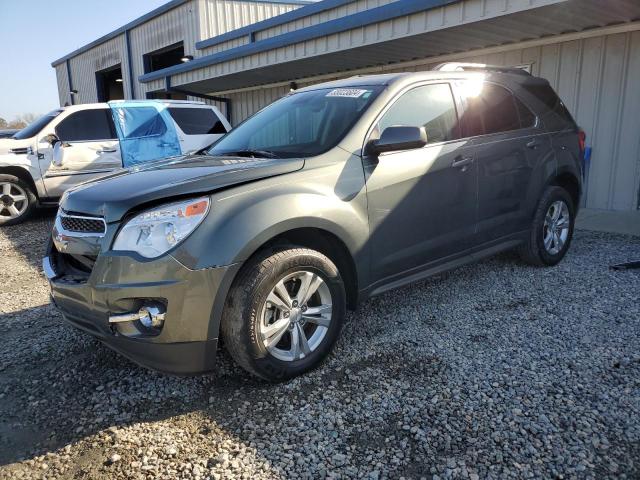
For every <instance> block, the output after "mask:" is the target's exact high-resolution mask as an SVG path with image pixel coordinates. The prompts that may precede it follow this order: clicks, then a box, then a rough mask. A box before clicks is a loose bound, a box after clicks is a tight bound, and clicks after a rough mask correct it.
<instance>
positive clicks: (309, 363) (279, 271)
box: [220, 247, 346, 382]
mask: <svg viewBox="0 0 640 480" xmlns="http://www.w3.org/2000/svg"><path fill="white" fill-rule="evenodd" d="M300 271H306V272H310V273H313V274H315V275H317V276H319V277H320V278H321V279H322V280H323V281H324V284H325V285H326V286H327V287H328V291H329V292H330V295H331V304H332V308H331V322H330V324H329V326H328V327H327V330H326V333H325V334H324V337H323V338H322V340H321V341H320V343H319V344H318V346H317V347H316V348H315V349H314V350H312V351H311V352H310V353H309V354H308V355H306V356H304V357H303V358H299V359H297V360H289V361H287V360H282V359H279V358H276V357H275V356H274V355H273V354H272V353H271V352H270V351H269V350H268V349H267V348H266V347H265V345H264V343H263V341H262V339H261V338H260V330H259V329H260V322H262V311H263V306H264V305H265V302H266V301H267V296H268V295H269V293H270V292H271V291H272V289H273V288H274V287H275V285H276V284H277V283H278V282H279V281H280V280H281V279H283V278H286V277H287V276H288V275H293V274H295V273H296V272H300ZM324 291H325V292H326V289H325V290H324ZM292 312H293V310H292ZM345 312H346V293H345V287H344V283H343V281H342V277H341V276H340V272H339V271H338V268H337V267H336V266H335V265H334V263H333V262H332V261H331V260H329V258H327V257H326V256H325V255H323V254H321V253H319V252H317V251H315V250H310V249H306V248H296V247H291V248H287V249H283V250H280V251H276V252H264V253H263V254H259V255H256V256H255V257H254V258H252V259H250V260H249V261H248V263H247V264H246V265H245V266H244V267H243V269H242V270H241V271H240V273H239V274H238V278H237V279H236V280H235V281H234V284H233V286H232V287H231V290H230V292H229V295H228V296H227V301H226V303H225V308H224V311H223V316H222V322H221V326H220V328H221V336H222V337H223V338H224V343H225V346H226V349H227V351H228V352H229V353H230V354H231V356H232V357H233V358H234V360H235V361H236V362H237V363H238V364H239V365H240V366H241V367H243V368H244V369H245V370H247V371H249V372H250V373H252V374H254V375H256V376H258V377H261V378H263V379H265V380H268V381H271V382H280V381H284V380H287V379H290V378H293V377H295V376H298V375H301V374H303V373H305V372H307V371H309V370H311V369H313V368H315V367H317V366H318V365H319V364H320V363H321V362H322V361H323V360H324V359H325V358H326V357H327V355H329V353H330V352H331V349H332V348H333V346H334V344H335V342H336V340H337V339H338V337H339V335H340V331H341V329H342V323H343V321H344V316H345ZM292 316H293V315H292ZM303 328H307V327H303ZM315 328H318V327H316V326H313V325H311V329H312V331H314V330H313V329H315ZM284 335H287V333H286V332H285V334H284ZM282 339H286V338H285V336H283V337H282ZM283 341H284V340H283Z"/></svg>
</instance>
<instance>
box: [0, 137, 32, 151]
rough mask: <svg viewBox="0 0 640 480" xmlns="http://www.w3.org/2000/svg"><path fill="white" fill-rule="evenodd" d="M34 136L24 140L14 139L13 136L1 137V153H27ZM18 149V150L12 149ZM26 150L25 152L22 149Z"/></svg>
mask: <svg viewBox="0 0 640 480" xmlns="http://www.w3.org/2000/svg"><path fill="white" fill-rule="evenodd" d="M32 141H33V139H32V138H25V139H24V140H14V139H13V138H0V155H3V154H5V153H26V149H27V148H29V147H30V146H31V144H32ZM13 149H16V150H17V151H16V152H12V151H11V150H13ZM22 150H24V152H23V151H22Z"/></svg>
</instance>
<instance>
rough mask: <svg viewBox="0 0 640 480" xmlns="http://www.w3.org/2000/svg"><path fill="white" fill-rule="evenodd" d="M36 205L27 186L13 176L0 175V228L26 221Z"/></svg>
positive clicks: (32, 194)
mask: <svg viewBox="0 0 640 480" xmlns="http://www.w3.org/2000/svg"><path fill="white" fill-rule="evenodd" d="M35 205H36V196H35V194H34V193H33V192H32V191H31V188H30V187H29V185H27V183H26V182H24V181H22V180H21V179H19V178H18V177H15V176H13V175H0V226H3V225H15V224H17V223H20V222H23V221H24V220H26V219H27V218H28V217H29V215H31V212H32V211H33V209H34V207H35Z"/></svg>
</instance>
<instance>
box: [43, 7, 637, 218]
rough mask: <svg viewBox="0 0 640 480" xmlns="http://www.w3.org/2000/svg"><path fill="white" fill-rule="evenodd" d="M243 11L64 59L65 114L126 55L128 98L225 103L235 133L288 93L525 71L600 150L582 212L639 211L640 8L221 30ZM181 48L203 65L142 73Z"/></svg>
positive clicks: (413, 16) (148, 26)
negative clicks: (410, 75) (378, 76)
mask: <svg viewBox="0 0 640 480" xmlns="http://www.w3.org/2000/svg"><path fill="white" fill-rule="evenodd" d="M240 3H243V2H240V1H237V0H233V1H232V0H192V1H190V2H186V1H182V2H179V1H174V2H171V3H169V4H167V5H166V6H165V7H163V8H162V9H159V10H160V11H156V12H152V13H151V14H149V15H148V16H147V17H148V18H145V17H143V19H140V20H138V21H137V23H136V22H133V23H134V24H130V25H128V26H125V27H123V28H122V29H120V30H119V31H118V32H119V33H116V32H114V34H112V36H111V37H110V36H107V37H105V38H104V39H100V40H98V41H96V42H93V44H91V45H89V46H87V47H84V48H83V49H80V50H79V51H77V52H74V53H72V54H70V55H68V56H66V57H64V58H62V59H60V60H58V61H56V62H54V65H55V66H56V68H57V70H58V83H59V90H60V99H61V103H64V102H65V101H66V99H67V98H68V96H69V95H68V92H69V89H70V88H73V89H77V90H78V93H77V94H76V95H74V97H75V99H76V101H95V100H96V76H95V75H96V73H95V72H96V71H98V70H99V69H104V68H105V67H106V66H107V65H108V64H109V63H115V62H116V57H117V58H118V59H119V61H120V62H121V63H122V64H123V65H125V67H124V70H123V75H125V73H124V72H125V70H127V69H128V66H126V65H127V64H128V62H130V63H132V64H133V65H134V68H133V76H132V77H130V78H127V79H126V81H125V88H124V95H125V96H126V97H127V98H131V97H135V98H144V97H145V96H146V95H148V94H149V92H156V93H155V95H176V94H181V95H191V96H201V98H209V99H212V98H215V99H218V100H222V101H223V103H224V105H222V104H221V105H220V106H221V107H222V108H223V109H224V108H225V107H226V108H227V110H226V111H227V113H228V114H230V117H231V120H232V122H233V123H238V122H239V121H241V120H243V119H244V118H246V117H247V116H248V115H250V114H252V113H253V112H255V111H256V110H258V109H259V108H261V107H263V106H265V105H267V104H268V103H270V102H272V101H273V100H275V99H277V98H279V97H280V96H282V95H284V94H286V93H287V92H288V91H289V90H290V88H292V87H295V85H292V82H295V84H296V85H299V86H304V85H308V84H312V83H316V82H320V81H325V80H329V79H335V78H340V77H346V76H351V75H355V74H359V73H371V72H388V71H401V70H409V71H414V70H427V69H430V68H431V67H432V66H433V65H434V64H437V63H440V62H443V61H453V60H455V61H473V62H481V63H490V64H500V65H511V66H514V65H518V66H523V67H526V68H528V69H530V70H531V72H532V73H533V74H534V75H540V76H543V77H545V78H547V79H548V80H549V81H550V82H551V83H552V85H553V86H554V88H555V89H556V90H557V91H558V92H559V93H560V95H561V97H562V98H563V99H564V101H565V103H566V104H567V106H568V107H569V109H570V110H571V112H572V113H573V115H574V116H575V117H576V120H577V121H578V123H579V124H580V125H581V126H582V127H583V128H584V129H585V131H586V132H587V136H588V143H589V145H591V146H592V148H593V153H592V157H591V161H590V163H589V166H588V171H587V181H586V188H585V197H584V203H585V205H586V206H587V207H590V208H601V209H613V210H633V209H637V208H639V204H640V188H639V185H640V135H639V134H638V132H639V131H640V88H639V85H640V53H639V52H640V1H638V0H323V1H320V2H317V3H311V4H309V5H306V6H303V7H301V8H295V7H296V6H298V5H294V4H293V3H294V2H289V4H287V5H285V6H283V5H281V4H274V5H270V7H271V8H274V9H275V8H276V6H275V5H277V6H278V7H277V8H282V9H283V10H284V9H287V10H288V11H286V12H283V13H281V12H272V13H271V12H270V13H264V14H262V16H258V14H257V13H256V14H252V15H254V17H255V18H254V17H251V21H245V22H238V21H234V20H233V18H242V19H245V18H247V16H244V15H240V16H238V15H229V16H226V17H225V21H221V20H220V21H212V19H213V18H219V17H216V13H215V12H220V11H221V10H220V8H229V9H231V8H232V7H230V6H229V7H226V6H225V7H220V6H219V5H222V4H224V5H227V4H229V5H231V4H233V5H234V7H233V8H239V7H237V5H238V4H240ZM244 3H250V2H244ZM245 8H249V7H245ZM251 8H257V7H255V6H253V7H251ZM263 8H264V7H263ZM251 11H252V12H253V10H251ZM256 11H257V10H256ZM275 13H281V14H280V15H277V16H273V15H274V14H275ZM241 23H242V24H241ZM161 38H162V39H164V42H163V41H160V39H161ZM178 38H180V39H183V41H184V48H185V55H191V56H192V57H193V59H191V60H190V61H188V62H186V63H180V64H178V65H173V66H169V67H166V68H160V69H154V70H153V71H149V69H146V72H145V68H144V62H145V57H144V56H145V52H148V51H149V50H150V49H157V48H160V47H161V45H163V44H170V42H175V41H177V39H178ZM90 52H94V53H92V54H90ZM115 52H117V53H115ZM85 57H88V58H85ZM129 59H131V60H129ZM68 72H71V80H72V81H70V80H69V75H68ZM125 76H126V75H125ZM124 78H125V77H124V76H123V79H124ZM83 90H84V92H83ZM132 92H133V94H132Z"/></svg>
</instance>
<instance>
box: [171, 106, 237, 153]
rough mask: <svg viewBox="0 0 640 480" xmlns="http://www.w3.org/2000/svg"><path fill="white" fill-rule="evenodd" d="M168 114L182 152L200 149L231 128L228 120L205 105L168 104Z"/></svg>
mask: <svg viewBox="0 0 640 480" xmlns="http://www.w3.org/2000/svg"><path fill="white" fill-rule="evenodd" d="M169 114H170V115H171V118H173V120H174V122H175V123H176V130H177V132H178V138H179V140H180V146H181V148H182V151H183V152H184V153H189V152H194V151H197V150H201V149H203V148H205V147H207V146H209V145H211V144H212V143H213V142H215V141H216V140H217V139H218V138H220V137H221V136H222V135H224V134H225V133H227V132H228V131H229V130H231V125H230V124H229V122H227V120H226V119H225V118H224V117H223V116H222V115H220V113H219V112H218V111H217V110H216V109H214V108H213V107H210V106H207V105H189V104H184V105H170V106H169Z"/></svg>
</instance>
